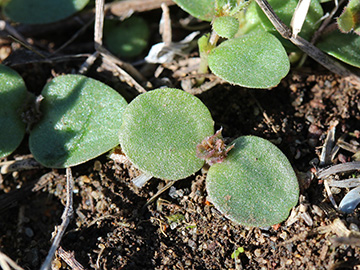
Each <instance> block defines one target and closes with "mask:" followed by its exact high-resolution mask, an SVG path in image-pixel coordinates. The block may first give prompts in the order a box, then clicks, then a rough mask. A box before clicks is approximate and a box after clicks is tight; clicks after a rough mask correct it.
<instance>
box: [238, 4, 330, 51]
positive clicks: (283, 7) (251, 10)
mask: <svg viewBox="0 0 360 270" xmlns="http://www.w3.org/2000/svg"><path fill="white" fill-rule="evenodd" d="M268 2H269V4H270V5H271V7H272V8H273V9H274V11H275V13H276V14H277V15H278V16H279V18H280V19H281V20H282V21H283V22H284V23H285V24H286V25H287V26H290V22H291V18H292V16H293V14H294V11H295V8H296V6H297V3H298V0H268ZM323 14H324V12H323V10H322V7H321V5H320V3H319V1H318V0H312V1H311V4H310V7H309V11H308V14H307V16H306V19H305V22H304V25H303V27H302V29H301V32H300V33H299V36H301V37H303V38H305V39H306V40H310V39H311V36H312V35H313V33H314V32H315V31H316V29H317V28H318V27H319V26H320V18H321V17H322V16H323ZM246 17H249V18H251V20H249V24H250V25H251V26H247V25H246V24H247V23H245V25H242V26H241V27H242V28H243V29H248V30H251V29H252V28H253V27H254V26H253V25H257V20H258V19H259V20H260V22H261V24H262V27H263V28H264V29H265V30H266V31H268V32H270V33H272V34H273V35H275V36H276V37H277V38H279V39H280V40H281V42H283V44H284V45H285V46H286V47H289V48H290V49H294V48H296V47H295V46H294V45H292V43H291V42H290V41H287V40H285V39H284V38H282V37H281V35H280V34H279V33H278V32H277V30H276V29H275V27H274V26H273V24H272V23H271V22H270V21H269V19H268V18H267V17H266V15H265V14H264V12H263V11H262V10H261V8H260V7H259V6H258V5H257V4H256V2H255V1H253V2H252V3H251V4H250V5H249V7H248V9H247V11H246ZM255 18H258V19H255Z"/></svg>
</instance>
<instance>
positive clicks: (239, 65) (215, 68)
mask: <svg viewBox="0 0 360 270" xmlns="http://www.w3.org/2000/svg"><path fill="white" fill-rule="evenodd" d="M208 62H209V67H210V69H211V71H212V72H213V73H214V74H215V75H217V76H218V77H220V78H222V79H224V80H226V81H228V82H230V83H233V84H237V85H241V86H245V87H250V88H268V87H273V86H276V85H277V84H279V82H280V80H281V79H282V78H284V77H285V76H286V74H287V73H288V72H289V69H290V63H289V59H288V57H287V54H286V51H285V49H284V47H283V46H282V44H281V42H280V41H279V40H278V39H277V38H276V37H275V36H273V35H272V34H269V33H267V32H265V31H259V32H256V33H253V34H248V35H245V36H242V37H239V38H234V39H230V40H227V41H225V42H223V43H221V44H220V45H219V46H218V47H216V48H215V49H213V50H212V51H211V52H210V54H209V56H208Z"/></svg>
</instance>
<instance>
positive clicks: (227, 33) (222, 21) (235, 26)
mask: <svg viewBox="0 0 360 270" xmlns="http://www.w3.org/2000/svg"><path fill="white" fill-rule="evenodd" d="M213 29H214V30H215V32H216V33H217V34H218V35H219V36H220V37H224V38H233V37H234V36H235V34H236V33H237V31H238V30H239V21H238V20H237V19H236V18H234V17H230V16H222V17H217V18H215V19H214V22H213Z"/></svg>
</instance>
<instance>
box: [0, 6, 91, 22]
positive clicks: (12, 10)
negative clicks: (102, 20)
mask: <svg viewBox="0 0 360 270" xmlns="http://www.w3.org/2000/svg"><path fill="white" fill-rule="evenodd" d="M88 2H89V0H7V1H5V2H4V6H3V11H4V14H5V16H6V17H8V18H10V19H11V20H12V21H14V22H19V23H24V24H46V23H52V22H56V21H60V20H62V19H65V18H67V17H69V16H71V15H73V14H75V13H76V12H78V11H80V10H82V9H83V8H84V7H85V6H86V5H87V4H88Z"/></svg>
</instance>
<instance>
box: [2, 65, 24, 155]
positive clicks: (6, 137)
mask: <svg viewBox="0 0 360 270" xmlns="http://www.w3.org/2000/svg"><path fill="white" fill-rule="evenodd" d="M26 98H27V91H26V86H25V83H24V81H23V79H22V78H21V77H20V75H19V74H18V73H17V72H16V71H14V70H12V69H11V68H8V67H6V66H4V65H0V158H1V157H5V156H7V155H9V154H11V153H12V152H13V151H14V150H15V149H16V148H17V147H18V146H19V144H20V143H21V141H22V139H23V137H24V135H25V123H24V122H23V121H22V119H21V113H22V111H21V108H23V107H24V105H25V102H26Z"/></svg>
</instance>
